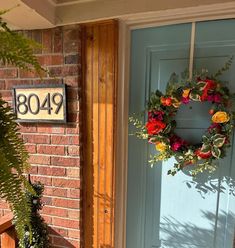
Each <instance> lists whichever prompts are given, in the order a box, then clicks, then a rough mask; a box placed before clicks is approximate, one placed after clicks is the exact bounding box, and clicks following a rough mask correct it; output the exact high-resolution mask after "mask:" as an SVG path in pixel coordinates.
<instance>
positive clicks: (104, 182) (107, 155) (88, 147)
mask: <svg viewBox="0 0 235 248" xmlns="http://www.w3.org/2000/svg"><path fill="white" fill-rule="evenodd" d="M82 33H83V35H82V52H83V55H82V56H83V60H82V71H83V84H82V91H83V93H84V95H83V106H82V111H83V118H82V127H83V128H82V129H83V130H82V135H83V138H84V139H83V152H82V153H83V232H84V233H83V235H84V236H83V240H84V247H86V248H113V247H114V201H115V199H114V195H115V164H114V152H115V130H116V128H115V126H116V92H117V90H116V87H117V85H116V81H117V47H118V23H117V21H114V20H112V21H106V22H102V23H93V24H86V25H84V26H83V31H82Z"/></svg>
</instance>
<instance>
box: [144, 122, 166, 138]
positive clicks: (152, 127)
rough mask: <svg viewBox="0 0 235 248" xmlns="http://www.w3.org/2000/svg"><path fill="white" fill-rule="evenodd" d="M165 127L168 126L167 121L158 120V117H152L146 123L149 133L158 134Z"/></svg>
mask: <svg viewBox="0 0 235 248" xmlns="http://www.w3.org/2000/svg"><path fill="white" fill-rule="evenodd" d="M165 127H166V123H164V122H162V121H159V120H156V119H151V120H149V121H148V122H147V123H146V128H147V131H148V134H149V135H154V134H158V133H159V132H161V131H162V130H163V129H164V128H165Z"/></svg>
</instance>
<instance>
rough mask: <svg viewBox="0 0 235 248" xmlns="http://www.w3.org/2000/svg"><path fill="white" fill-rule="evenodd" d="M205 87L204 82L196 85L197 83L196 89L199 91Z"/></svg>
mask: <svg viewBox="0 0 235 248" xmlns="http://www.w3.org/2000/svg"><path fill="white" fill-rule="evenodd" d="M205 87H206V82H203V81H201V82H198V83H197V88H198V89H199V90H200V91H202V90H204V88H205Z"/></svg>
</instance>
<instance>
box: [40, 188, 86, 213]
mask: <svg viewBox="0 0 235 248" xmlns="http://www.w3.org/2000/svg"><path fill="white" fill-rule="evenodd" d="M71 189H74V188H71ZM43 197H46V198H51V199H52V198H53V199H55V198H56V199H59V200H73V201H74V200H76V201H78V202H80V201H81V200H82V198H81V197H79V198H78V197H77V198H71V197H67V198H66V197H65V196H55V195H54V196H49V195H46V194H44V195H43ZM47 206H52V207H53V206H54V205H49V204H48V205H47ZM55 207H56V206H55ZM60 208H64V207H60ZM76 210H79V211H80V209H76Z"/></svg>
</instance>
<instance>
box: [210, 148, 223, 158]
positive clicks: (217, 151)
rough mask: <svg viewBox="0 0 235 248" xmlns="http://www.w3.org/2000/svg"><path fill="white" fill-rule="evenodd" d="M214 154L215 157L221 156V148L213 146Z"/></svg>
mask: <svg viewBox="0 0 235 248" xmlns="http://www.w3.org/2000/svg"><path fill="white" fill-rule="evenodd" d="M212 155H213V157H215V158H220V155H221V150H220V149H219V148H218V147H216V146H215V147H213V148H212Z"/></svg>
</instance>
